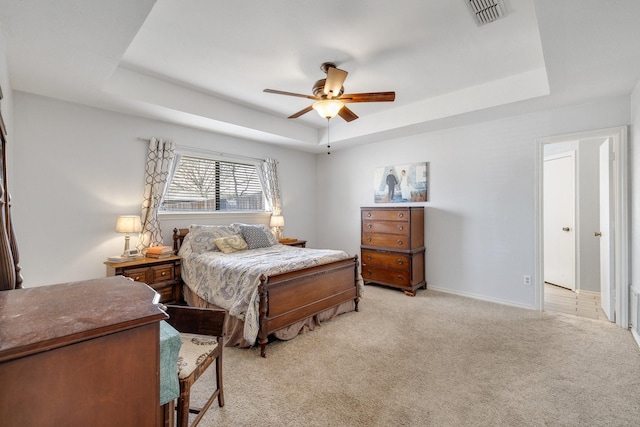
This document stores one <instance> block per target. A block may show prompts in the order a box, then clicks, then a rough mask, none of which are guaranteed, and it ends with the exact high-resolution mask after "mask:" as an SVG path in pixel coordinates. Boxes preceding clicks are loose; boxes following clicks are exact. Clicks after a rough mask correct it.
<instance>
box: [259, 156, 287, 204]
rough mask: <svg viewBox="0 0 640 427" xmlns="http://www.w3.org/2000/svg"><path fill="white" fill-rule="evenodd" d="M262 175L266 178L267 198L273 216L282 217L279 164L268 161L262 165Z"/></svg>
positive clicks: (271, 160)
mask: <svg viewBox="0 0 640 427" xmlns="http://www.w3.org/2000/svg"><path fill="white" fill-rule="evenodd" d="M262 175H263V177H264V186H265V196H266V199H267V203H268V204H269V205H270V206H271V213H272V214H273V215H282V202H281V200H280V186H279V185H278V162H277V161H275V160H274V159H266V160H265V161H264V162H263V163H262Z"/></svg>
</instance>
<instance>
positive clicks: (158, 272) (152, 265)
mask: <svg viewBox="0 0 640 427" xmlns="http://www.w3.org/2000/svg"><path fill="white" fill-rule="evenodd" d="M181 262H182V257H179V256H176V255H172V256H170V257H167V258H160V259H159V258H142V259H139V260H135V261H127V262H110V261H105V265H106V266H107V276H125V277H131V278H132V279H133V280H135V281H136V282H142V283H146V284H147V285H149V286H151V287H152V288H153V289H154V290H155V291H156V292H157V293H159V294H160V302H161V303H163V304H177V303H179V302H180V300H181V291H182V289H181V285H182V280H181V277H180V265H181Z"/></svg>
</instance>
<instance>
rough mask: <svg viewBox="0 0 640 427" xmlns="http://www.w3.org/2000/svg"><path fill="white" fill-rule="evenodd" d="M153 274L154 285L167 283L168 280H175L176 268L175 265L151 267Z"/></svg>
mask: <svg viewBox="0 0 640 427" xmlns="http://www.w3.org/2000/svg"><path fill="white" fill-rule="evenodd" d="M151 274H152V281H153V283H157V282H166V281H167V280H173V278H174V268H173V265H157V266H154V267H151Z"/></svg>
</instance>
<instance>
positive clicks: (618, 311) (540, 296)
mask: <svg viewBox="0 0 640 427" xmlns="http://www.w3.org/2000/svg"><path fill="white" fill-rule="evenodd" d="M627 132H628V131H627V126H618V127H612V128H605V129H598V130H592V131H585V132H578V133H572V134H566V135H557V136H552V137H546V138H539V139H537V140H536V168H535V183H534V188H535V190H534V210H535V273H534V284H535V288H536V289H535V306H536V309H537V310H538V311H544V244H543V243H544V235H543V233H544V221H543V218H544V212H543V207H544V206H543V200H544V199H543V196H544V194H543V178H544V175H543V170H544V146H545V145H546V144H555V143H558V142H565V141H575V140H578V141H580V140H584V139H593V138H607V137H609V138H611V141H612V144H613V153H614V156H615V159H616V162H615V163H616V169H615V170H614V173H613V181H614V182H613V187H614V191H615V201H614V228H615V229H614V245H613V249H614V260H613V269H614V273H613V277H614V287H615V297H616V302H615V319H616V324H617V325H618V326H620V327H621V328H625V329H627V328H628V327H629V234H628V233H629V213H628V212H629V175H628V166H627V165H628V160H627V157H628V146H627Z"/></svg>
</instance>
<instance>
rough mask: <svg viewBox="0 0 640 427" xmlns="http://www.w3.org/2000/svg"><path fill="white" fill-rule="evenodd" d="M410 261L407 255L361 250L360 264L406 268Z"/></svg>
mask: <svg viewBox="0 0 640 427" xmlns="http://www.w3.org/2000/svg"><path fill="white" fill-rule="evenodd" d="M410 262H411V257H409V255H403V254H396V253H390V252H376V251H370V250H366V249H363V250H362V265H366V266H368V267H375V266H378V267H386V268H397V269H403V270H406V269H407V267H408V266H409V265H410V264H409V263H410Z"/></svg>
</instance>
